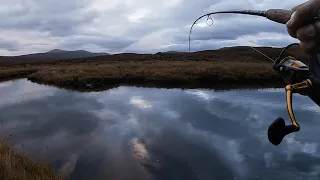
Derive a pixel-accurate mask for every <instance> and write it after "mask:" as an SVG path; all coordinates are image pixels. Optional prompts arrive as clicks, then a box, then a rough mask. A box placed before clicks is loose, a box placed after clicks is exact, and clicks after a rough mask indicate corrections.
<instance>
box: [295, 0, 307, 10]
mask: <svg viewBox="0 0 320 180" xmlns="http://www.w3.org/2000/svg"><path fill="white" fill-rule="evenodd" d="M307 2H308V1H307ZM307 2H304V3H301V4H299V5H297V6H295V7H294V8H292V9H291V10H292V11H296V10H297V9H298V8H299V7H300V6H303V5H304V4H306V3H307Z"/></svg>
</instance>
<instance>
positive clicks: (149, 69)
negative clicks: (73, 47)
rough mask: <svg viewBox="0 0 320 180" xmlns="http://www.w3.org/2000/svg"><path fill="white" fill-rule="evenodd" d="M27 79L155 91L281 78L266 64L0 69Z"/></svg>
mask: <svg viewBox="0 0 320 180" xmlns="http://www.w3.org/2000/svg"><path fill="white" fill-rule="evenodd" d="M15 78H27V79H28V80H30V81H32V82H35V83H40V84H47V85H53V86H57V87H62V88H67V89H72V90H77V91H102V90H106V89H110V88H113V87H117V86H121V85H129V86H139V87H158V88H228V87H273V86H279V85H282V79H281V78H280V77H279V75H278V74H277V73H276V72H275V71H274V70H273V69H272V65H271V64H270V63H252V62H210V61H159V60H156V61H142V62H134V61H122V62H104V63H77V64H53V65H30V66H16V67H5V68H0V80H2V81H5V80H10V79H15Z"/></svg>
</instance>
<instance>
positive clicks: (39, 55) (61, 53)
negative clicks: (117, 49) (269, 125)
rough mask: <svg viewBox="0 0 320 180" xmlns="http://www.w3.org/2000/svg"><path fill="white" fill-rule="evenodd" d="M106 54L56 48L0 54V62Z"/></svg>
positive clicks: (37, 60) (4, 63) (21, 61)
mask: <svg viewBox="0 0 320 180" xmlns="http://www.w3.org/2000/svg"><path fill="white" fill-rule="evenodd" d="M104 55H108V53H92V52H88V51H84V50H77V51H65V50H60V49H54V50H51V51H48V52H45V53H36V54H26V55H21V56H0V64H2V65H8V64H21V63H37V62H53V61H57V60H64V59H77V58H88V57H96V56H104Z"/></svg>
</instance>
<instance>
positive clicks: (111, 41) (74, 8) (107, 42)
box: [0, 0, 300, 53]
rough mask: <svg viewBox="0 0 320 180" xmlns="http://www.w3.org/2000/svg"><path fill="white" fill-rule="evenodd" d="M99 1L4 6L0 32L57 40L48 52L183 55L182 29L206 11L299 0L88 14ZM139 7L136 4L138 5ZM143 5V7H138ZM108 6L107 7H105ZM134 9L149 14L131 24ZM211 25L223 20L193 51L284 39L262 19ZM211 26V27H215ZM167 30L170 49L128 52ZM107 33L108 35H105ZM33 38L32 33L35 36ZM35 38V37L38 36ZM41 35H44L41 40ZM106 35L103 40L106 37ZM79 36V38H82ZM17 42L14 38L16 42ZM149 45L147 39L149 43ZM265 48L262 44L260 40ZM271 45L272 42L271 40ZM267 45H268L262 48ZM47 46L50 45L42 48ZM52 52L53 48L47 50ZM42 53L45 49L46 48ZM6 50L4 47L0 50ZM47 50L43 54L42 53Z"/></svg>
mask: <svg viewBox="0 0 320 180" xmlns="http://www.w3.org/2000/svg"><path fill="white" fill-rule="evenodd" d="M96 1H99V0H94V1H91V0H79V1H55V0H43V1H39V0H33V1H19V0H12V1H6V2H4V4H5V5H6V4H8V8H7V9H0V16H1V17H3V18H2V20H1V22H0V30H6V31H9V30H11V29H14V30H15V31H17V32H18V33H20V34H21V39H22V37H23V39H27V40H29V41H30V42H31V41H32V40H33V39H32V38H37V40H43V41H45V40H46V39H45V38H50V37H59V41H55V42H54V43H55V45H54V48H66V49H70V48H72V49H75V48H80V47H81V46H85V45H89V44H91V45H95V47H97V48H99V49H101V48H103V49H105V51H110V52H111V53H112V52H113V51H116V52H127V51H135V52H157V51H162V50H167V49H168V50H187V49H188V48H187V46H188V41H187V39H188V32H189V29H188V28H186V26H188V25H191V24H192V23H193V21H194V20H195V19H196V18H197V17H199V16H201V15H203V14H205V13H208V12H212V11H216V10H231V9H258V10H264V9H267V8H271V7H273V5H274V3H275V2H276V3H277V8H286V9H290V8H292V7H294V6H295V5H296V4H298V3H300V2H298V1H299V0H294V1H290V3H289V2H278V1H275V0H272V1H263V0H262V1H259V0H258V1H255V0H239V1H232V0H225V1H222V0H213V1H209V0H204V1H193V0H182V2H181V4H179V5H178V6H176V7H173V8H171V7H169V6H168V7H167V8H164V7H162V6H160V5H159V4H161V3H164V2H166V3H167V4H166V5H168V4H169V3H173V2H169V1H168V2H167V1H147V0H139V1H137V2H136V3H131V4H130V3H126V2H123V3H121V2H115V1H114V2H111V3H110V4H112V3H114V4H115V6H113V7H108V9H107V10H104V11H97V10H96V9H92V8H91V7H92V6H91V5H92V3H94V2H96ZM140 4H141V5H140ZM142 4H143V5H142ZM108 5H109V4H107V6H108ZM140 8H150V10H151V11H150V12H151V13H150V14H149V15H147V16H146V17H144V18H143V19H142V21H141V22H140V23H132V22H130V21H129V19H128V16H129V15H130V14H132V13H133V12H135V11H136V10H139V9H140ZM212 17H213V18H214V19H216V20H217V21H219V20H220V21H223V22H222V23H219V26H215V25H218V24H214V25H213V26H212V27H207V28H202V29H200V28H195V29H194V31H193V34H192V39H193V40H197V41H198V42H193V43H194V44H196V45H194V49H195V50H204V49H212V48H215V47H218V48H219V47H223V46H224V45H232V44H231V43H225V42H223V43H220V42H217V43H214V44H211V42H210V43H208V40H215V41H217V40H234V39H237V38H238V37H240V36H243V35H256V34H257V33H259V32H275V33H280V34H286V33H287V32H286V31H285V28H284V26H283V25H280V24H276V23H274V22H270V21H267V20H266V19H262V18H260V19H258V18H257V19H254V18H247V16H245V15H240V16H236V15H232V14H228V15H225V14H224V15H214V16H212ZM215 27H217V28H215ZM106 29H108V30H107V31H109V29H114V30H112V31H114V32H112V34H113V33H114V34H118V33H117V30H119V32H122V33H121V35H120V37H119V36H118V35H117V36H114V35H111V34H107V33H106V32H107V31H106ZM168 29H174V32H172V33H171V34H168V36H164V37H163V38H168V39H172V42H171V43H172V44H175V45H173V46H171V47H170V48H165V49H163V48H160V47H159V48H154V46H153V47H152V48H153V49H151V47H150V48H145V47H140V48H139V46H137V47H135V48H134V49H132V48H129V47H130V45H132V44H134V43H136V42H139V41H140V39H142V38H144V37H146V36H148V35H150V34H151V33H154V32H160V31H164V30H168ZM24 31H32V32H36V33H37V34H39V37H37V36H34V37H26V36H24V35H23V34H24ZM110 31H111V30H110ZM36 33H34V34H36ZM40 34H41V35H40ZM44 34H46V35H44ZM106 34H107V35H106ZM84 36H85V37H84ZM0 38H1V36H0ZM17 39H18V38H17ZM151 41H152V40H151ZM264 42H265V43H267V42H268V41H264ZM272 43H276V42H275V41H274V42H272ZM2 44H3V45H2V46H4V47H7V46H8V48H7V50H8V51H13V50H14V51H20V52H25V51H27V50H29V49H33V50H35V49H41V48H39V47H30V46H28V45H26V46H17V45H16V44H15V45H13V44H12V43H10V42H4V43H2ZM266 45H268V44H266ZM48 47H50V45H48ZM52 47H53V46H52ZM46 48H47V47H46ZM4 49H6V48H4ZM48 50H49V49H48Z"/></svg>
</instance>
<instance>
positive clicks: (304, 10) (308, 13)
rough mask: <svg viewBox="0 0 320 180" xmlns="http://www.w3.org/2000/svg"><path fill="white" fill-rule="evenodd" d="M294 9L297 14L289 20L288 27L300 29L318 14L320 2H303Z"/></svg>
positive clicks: (314, 0) (312, 0)
mask: <svg viewBox="0 0 320 180" xmlns="http://www.w3.org/2000/svg"><path fill="white" fill-rule="evenodd" d="M292 10H295V15H294V16H293V17H292V18H291V19H290V20H289V21H288V23H287V24H286V25H287V28H289V29H294V30H296V29H298V28H299V27H301V26H303V25H306V24H309V23H310V21H312V20H313V18H314V17H315V16H317V15H318V13H319V10H320V2H319V1H316V0H310V1H307V2H305V3H302V4H300V5H298V6H296V7H294V8H293V9H292Z"/></svg>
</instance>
